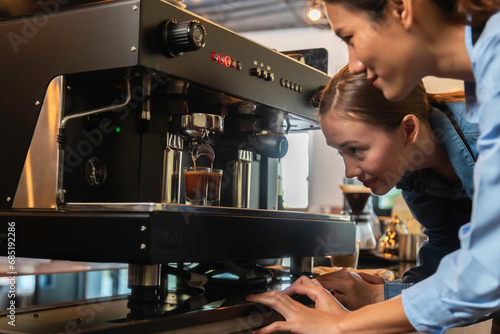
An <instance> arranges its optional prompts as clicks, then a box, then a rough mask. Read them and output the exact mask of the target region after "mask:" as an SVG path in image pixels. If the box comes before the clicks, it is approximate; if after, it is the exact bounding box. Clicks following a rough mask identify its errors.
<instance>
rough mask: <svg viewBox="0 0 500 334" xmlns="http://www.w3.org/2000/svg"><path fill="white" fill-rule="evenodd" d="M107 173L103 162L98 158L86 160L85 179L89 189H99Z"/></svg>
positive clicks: (93, 157)
mask: <svg viewBox="0 0 500 334" xmlns="http://www.w3.org/2000/svg"><path fill="white" fill-rule="evenodd" d="M107 175H108V171H107V168H106V164H105V163H104V160H102V159H101V158H99V157H96V156H92V157H90V158H89V160H87V164H86V165H85V179H86V180H87V182H88V184H90V186H91V187H94V188H95V187H99V186H100V185H102V184H103V183H104V181H106V176H107Z"/></svg>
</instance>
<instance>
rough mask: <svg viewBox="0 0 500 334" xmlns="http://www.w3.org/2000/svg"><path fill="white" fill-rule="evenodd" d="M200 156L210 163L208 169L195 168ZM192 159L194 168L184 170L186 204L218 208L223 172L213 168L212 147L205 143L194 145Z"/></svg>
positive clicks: (213, 155)
mask: <svg viewBox="0 0 500 334" xmlns="http://www.w3.org/2000/svg"><path fill="white" fill-rule="evenodd" d="M202 156H204V157H206V158H207V159H208V160H209V161H210V168H208V167H199V166H196V161H197V160H198V158H200V157H202ZM192 159H193V165H194V167H185V168H184V182H185V188H186V204H192V205H209V206H219V205H220V193H221V181H222V174H223V171H222V169H214V168H213V164H214V160H215V153H214V151H213V149H212V147H211V146H210V145H209V144H207V143H201V144H197V145H195V147H194V148H193V151H192Z"/></svg>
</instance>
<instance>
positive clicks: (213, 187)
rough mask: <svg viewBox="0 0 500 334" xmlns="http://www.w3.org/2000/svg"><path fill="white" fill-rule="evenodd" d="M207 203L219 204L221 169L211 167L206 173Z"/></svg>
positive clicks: (210, 204) (211, 204)
mask: <svg viewBox="0 0 500 334" xmlns="http://www.w3.org/2000/svg"><path fill="white" fill-rule="evenodd" d="M208 174H209V175H208V192H207V205H209V206H220V188H221V181H222V174H223V171H222V169H212V171H210V172H209V173H208Z"/></svg>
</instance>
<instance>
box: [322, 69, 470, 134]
mask: <svg viewBox="0 0 500 334" xmlns="http://www.w3.org/2000/svg"><path fill="white" fill-rule="evenodd" d="M456 101H464V92H463V91H459V92H451V93H442V94H428V93H427V92H426V91H425V87H424V85H423V83H422V82H420V83H419V84H418V85H417V86H416V87H415V88H414V89H413V90H412V91H411V93H410V94H409V95H408V96H407V97H406V98H405V99H403V100H401V101H398V102H392V101H389V100H387V99H386V98H385V97H384V94H383V92H382V91H381V90H380V89H378V88H376V87H375V86H373V84H372V83H371V82H370V81H369V80H367V78H366V74H365V73H359V74H351V73H350V72H349V68H348V66H345V67H344V68H343V69H341V70H340V71H339V72H338V73H337V74H336V75H335V76H334V77H333V78H332V79H331V80H330V82H329V83H328V85H327V86H326V87H325V89H324V90H323V92H322V94H321V100H320V107H319V111H318V114H319V116H320V117H322V116H324V115H332V116H334V117H338V118H339V119H355V120H360V121H363V122H366V123H369V124H371V125H375V126H380V127H382V128H383V129H385V130H387V131H389V132H390V131H393V130H395V129H396V128H397V127H398V126H399V125H400V124H401V121H402V120H403V118H404V117H405V116H406V115H408V114H413V115H415V116H417V117H418V118H419V119H420V120H421V121H423V122H424V123H425V124H428V122H429V118H430V115H431V110H432V106H436V107H438V106H439V105H441V104H443V103H447V102H456Z"/></svg>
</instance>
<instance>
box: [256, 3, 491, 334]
mask: <svg viewBox="0 0 500 334" xmlns="http://www.w3.org/2000/svg"><path fill="white" fill-rule="evenodd" d="M325 1H326V10H327V14H328V17H329V19H330V23H331V26H332V29H333V30H334V32H335V33H336V34H337V35H338V36H339V37H340V38H341V39H343V40H344V41H345V42H346V43H347V46H348V50H349V69H350V71H351V73H354V74H355V73H366V76H367V78H368V80H369V81H371V82H372V83H373V85H374V86H375V87H377V88H379V89H381V90H382V91H383V93H384V95H385V96H386V98H388V99H389V100H394V101H397V100H401V99H403V98H404V97H405V96H407V95H408V94H409V93H410V92H411V90H412V89H413V87H414V86H415V84H417V82H418V81H419V80H420V79H421V78H422V77H424V76H427V75H434V76H438V77H448V78H455V79H461V80H464V81H466V82H474V83H475V84H470V83H467V84H466V85H465V91H466V104H467V112H466V117H467V119H468V120H469V121H471V122H476V123H478V125H479V129H480V136H479V138H478V141H477V145H476V147H477V151H478V160H477V162H476V165H475V168H474V207H473V212H472V217H471V222H470V223H468V224H466V225H464V226H463V227H462V228H461V229H460V232H459V238H460V242H461V245H460V249H458V250H457V251H455V252H453V253H451V254H449V255H447V256H445V257H444V258H443V259H442V260H441V262H440V264H439V267H438V269H437V271H436V273H435V274H433V275H432V276H430V277H429V278H427V279H425V280H423V281H421V282H419V283H417V284H415V285H413V286H412V287H410V288H408V289H405V290H403V291H402V294H401V296H398V297H395V298H392V299H389V300H387V301H384V302H381V303H377V304H372V305H368V306H366V307H363V308H361V309H359V310H356V311H354V312H347V311H346V310H345V309H343V308H342V307H341V306H340V305H339V304H338V303H337V304H336V303H335V301H334V300H332V299H330V298H331V297H329V294H328V293H327V292H326V290H324V289H323V288H322V287H321V286H320V285H319V283H318V282H314V281H310V280H307V279H302V280H300V281H297V282H296V283H297V284H294V285H292V286H291V287H290V288H289V290H287V293H289V294H295V293H299V294H307V295H308V296H309V297H310V298H312V299H313V300H314V301H315V302H316V308H317V309H306V308H305V307H302V306H300V304H298V303H296V302H294V301H293V300H291V299H290V298H287V296H286V294H283V293H281V294H280V293H276V292H274V293H273V292H270V293H266V294H261V295H257V296H250V297H249V300H251V301H257V302H262V303H264V304H267V305H270V306H272V307H273V308H275V309H276V310H277V311H279V312H280V313H282V314H283V316H284V317H285V319H286V320H287V321H286V322H276V323H274V324H272V325H270V326H268V327H267V328H264V329H261V330H260V333H271V332H274V331H277V330H292V331H293V332H295V333H308V332H328V333H348V332H357V333H359V332H367V331H369V332H371V333H377V332H379V333H390V332H398V333H399V332H405V331H406V332H408V331H413V330H415V329H416V330H418V331H423V332H432V333H442V332H444V331H445V330H446V328H449V327H454V326H458V325H462V324H466V323H468V322H471V321H473V320H474V319H479V318H482V317H484V316H487V315H490V314H491V313H493V312H495V311H498V310H500V265H498V263H499V262H500V261H499V260H500V255H499V254H500V242H499V240H500V223H499V220H500V205H498V198H499V197H500V110H499V106H500V75H499V74H500V57H499V56H498V55H499V54H500V1H499V0H458V1H455V0H447V1H444V0H325ZM478 28H479V29H478ZM478 30H479V31H480V33H478V32H477V31H478ZM478 35H479V37H477V36H478ZM474 85H475V87H474Z"/></svg>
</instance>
